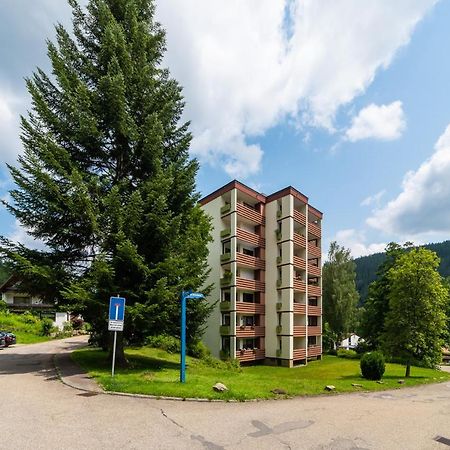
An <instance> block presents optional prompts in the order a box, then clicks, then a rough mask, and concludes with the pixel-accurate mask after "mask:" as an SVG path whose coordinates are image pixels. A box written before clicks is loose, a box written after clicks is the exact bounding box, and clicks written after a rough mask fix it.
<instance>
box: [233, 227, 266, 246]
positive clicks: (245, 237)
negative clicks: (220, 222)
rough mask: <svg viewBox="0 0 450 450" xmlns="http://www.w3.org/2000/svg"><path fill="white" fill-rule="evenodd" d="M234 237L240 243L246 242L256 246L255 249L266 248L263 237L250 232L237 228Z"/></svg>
mask: <svg viewBox="0 0 450 450" xmlns="http://www.w3.org/2000/svg"><path fill="white" fill-rule="evenodd" d="M236 237H237V238H238V239H239V240H241V241H244V242H248V243H249V244H253V245H256V246H257V247H265V246H266V240H265V239H264V238H263V237H261V236H259V235H257V234H255V233H252V232H250V231H246V230H243V229H242V228H238V229H237V230H236Z"/></svg>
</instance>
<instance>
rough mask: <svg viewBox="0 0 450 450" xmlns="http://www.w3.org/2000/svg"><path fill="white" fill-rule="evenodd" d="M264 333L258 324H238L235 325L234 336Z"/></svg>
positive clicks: (242, 336) (248, 336)
mask: <svg viewBox="0 0 450 450" xmlns="http://www.w3.org/2000/svg"><path fill="white" fill-rule="evenodd" d="M264 335H265V328H264V327H260V326H238V327H236V337H238V338H252V337H261V336H264Z"/></svg>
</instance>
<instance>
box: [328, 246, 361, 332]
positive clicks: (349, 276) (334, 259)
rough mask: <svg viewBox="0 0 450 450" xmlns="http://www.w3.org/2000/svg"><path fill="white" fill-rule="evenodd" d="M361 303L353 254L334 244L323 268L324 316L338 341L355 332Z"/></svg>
mask: <svg viewBox="0 0 450 450" xmlns="http://www.w3.org/2000/svg"><path fill="white" fill-rule="evenodd" d="M357 302H358V293H357V291H356V288H355V264H354V262H353V260H352V258H351V255H350V251H349V250H347V249H345V248H344V247H340V246H339V245H338V244H337V243H336V242H332V243H331V244H330V250H329V252H328V261H327V262H326V263H325V264H324V266H323V317H324V322H326V323H328V324H329V327H330V331H331V332H333V333H335V334H336V336H337V340H341V339H342V337H343V336H344V335H346V334H348V333H349V332H351V331H353V330H352V328H353V327H354V322H355V316H356V305H357Z"/></svg>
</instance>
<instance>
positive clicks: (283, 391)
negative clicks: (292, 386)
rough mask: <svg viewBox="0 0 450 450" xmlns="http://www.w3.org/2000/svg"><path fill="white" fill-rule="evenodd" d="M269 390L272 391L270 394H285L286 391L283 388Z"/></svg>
mask: <svg viewBox="0 0 450 450" xmlns="http://www.w3.org/2000/svg"><path fill="white" fill-rule="evenodd" d="M270 392H272V394H277V395H286V394H287V392H286V391H285V390H284V389H272V390H271V391H270Z"/></svg>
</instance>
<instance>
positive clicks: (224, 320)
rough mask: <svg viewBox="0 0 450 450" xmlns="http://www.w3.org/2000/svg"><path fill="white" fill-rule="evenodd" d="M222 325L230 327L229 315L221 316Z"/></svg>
mask: <svg viewBox="0 0 450 450" xmlns="http://www.w3.org/2000/svg"><path fill="white" fill-rule="evenodd" d="M222 325H228V326H229V325H230V315H229V314H222Z"/></svg>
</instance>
